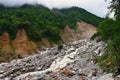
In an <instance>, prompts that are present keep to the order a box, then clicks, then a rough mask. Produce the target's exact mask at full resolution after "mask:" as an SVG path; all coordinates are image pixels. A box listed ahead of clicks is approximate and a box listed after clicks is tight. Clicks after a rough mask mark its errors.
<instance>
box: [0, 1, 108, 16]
mask: <svg viewBox="0 0 120 80" xmlns="http://www.w3.org/2000/svg"><path fill="white" fill-rule="evenodd" d="M109 1H110V0H109ZM109 1H108V2H109ZM108 2H105V0H0V3H1V4H4V5H5V6H21V5H23V4H26V3H27V4H36V3H37V4H42V5H44V6H46V7H48V8H50V9H51V8H66V7H71V6H77V7H82V8H84V9H86V10H87V11H89V12H91V13H93V14H96V15H98V16H100V17H104V16H105V15H106V13H107V6H108V5H109V4H108Z"/></svg>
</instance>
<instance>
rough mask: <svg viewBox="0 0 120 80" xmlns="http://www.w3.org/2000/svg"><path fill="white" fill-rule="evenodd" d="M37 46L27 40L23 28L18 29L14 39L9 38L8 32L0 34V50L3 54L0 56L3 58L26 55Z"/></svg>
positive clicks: (32, 51)
mask: <svg viewBox="0 0 120 80" xmlns="http://www.w3.org/2000/svg"><path fill="white" fill-rule="evenodd" d="M36 48H37V46H36V44H35V43H34V42H32V41H29V40H28V38H27V35H26V33H25V30H24V29H19V30H18V32H17V34H16V38H15V39H14V40H10V38H9V34H8V33H7V32H4V33H3V34H2V35H1V36H0V51H1V54H3V55H2V56H0V57H3V60H2V61H4V59H7V58H10V57H11V56H14V57H16V58H17V57H18V56H20V57H26V56H28V55H30V54H32V53H34V51H35V50H36Z"/></svg>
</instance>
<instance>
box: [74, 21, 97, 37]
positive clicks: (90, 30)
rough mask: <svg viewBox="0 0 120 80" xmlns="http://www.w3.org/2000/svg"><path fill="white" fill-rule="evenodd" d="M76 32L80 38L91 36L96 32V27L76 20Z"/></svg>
mask: <svg viewBox="0 0 120 80" xmlns="http://www.w3.org/2000/svg"><path fill="white" fill-rule="evenodd" d="M76 32H77V34H78V37H79V38H80V39H85V38H91V37H92V36H93V35H94V34H95V33H96V32H97V28H96V27H94V26H93V25H91V24H88V23H85V22H82V21H81V22H77V30H76Z"/></svg>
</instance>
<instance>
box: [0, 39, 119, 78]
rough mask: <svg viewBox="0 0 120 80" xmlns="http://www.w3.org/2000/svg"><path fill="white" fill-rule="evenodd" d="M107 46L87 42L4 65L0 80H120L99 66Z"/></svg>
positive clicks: (42, 52)
mask: <svg viewBox="0 0 120 80" xmlns="http://www.w3.org/2000/svg"><path fill="white" fill-rule="evenodd" d="M105 46H106V45H105V43H103V42H96V41H95V40H94V41H91V40H89V39H83V40H79V41H76V42H72V43H68V44H64V45H63V47H61V48H58V46H55V47H52V48H46V49H42V50H38V53H37V54H35V55H32V56H29V57H26V58H23V59H17V60H12V61H11V62H9V63H1V64H0V80H120V76H117V77H116V78H112V73H111V74H106V73H105V72H103V71H102V69H100V68H99V66H98V65H97V64H95V62H94V61H95V58H96V56H100V55H101V54H102V53H103V52H104V49H105Z"/></svg>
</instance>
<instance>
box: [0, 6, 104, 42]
mask: <svg viewBox="0 0 120 80" xmlns="http://www.w3.org/2000/svg"><path fill="white" fill-rule="evenodd" d="M80 20H82V21H85V22H87V23H90V24H93V25H95V26H98V24H99V23H100V22H101V21H102V20H103V19H102V18H100V17H97V16H95V15H93V14H91V13H89V12H87V11H86V10H84V9H81V8H78V7H72V8H68V9H52V10H50V9H48V8H46V7H44V6H42V5H34V6H33V5H28V4H25V5H23V6H21V7H4V6H3V5H0V34H2V33H3V32H5V31H7V32H8V33H9V34H10V38H11V39H14V38H15V35H16V32H17V29H20V28H24V29H25V31H26V33H27V35H28V38H29V39H30V40H34V41H38V40H40V39H41V37H47V38H48V39H49V40H50V41H54V42H56V41H58V40H59V38H60V37H59V31H60V29H63V27H65V25H68V26H69V27H71V28H72V29H76V22H77V21H80Z"/></svg>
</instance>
